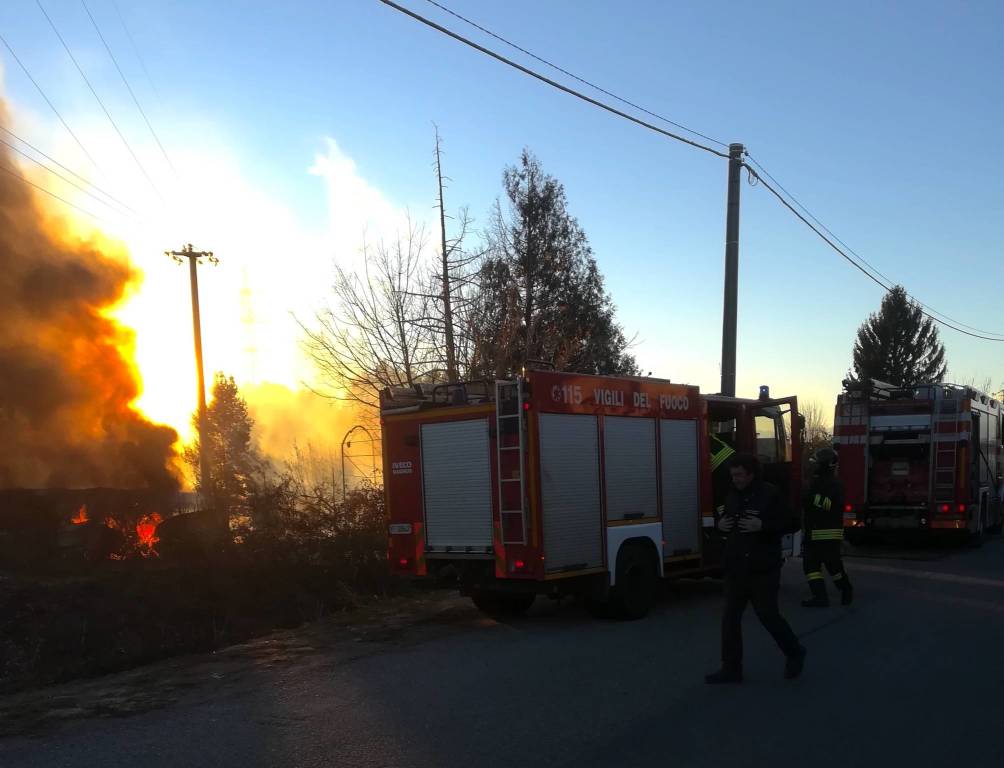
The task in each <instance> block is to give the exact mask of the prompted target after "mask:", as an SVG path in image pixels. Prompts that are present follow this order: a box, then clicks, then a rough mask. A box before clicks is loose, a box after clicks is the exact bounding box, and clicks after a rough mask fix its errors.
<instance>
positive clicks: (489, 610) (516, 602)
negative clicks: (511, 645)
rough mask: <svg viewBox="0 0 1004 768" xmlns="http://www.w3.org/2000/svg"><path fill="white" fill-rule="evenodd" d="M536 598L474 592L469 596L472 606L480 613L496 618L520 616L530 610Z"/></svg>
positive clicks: (530, 595) (529, 595) (532, 595)
mask: <svg viewBox="0 0 1004 768" xmlns="http://www.w3.org/2000/svg"><path fill="white" fill-rule="evenodd" d="M536 599H537V596H536V595H534V594H528V595H501V594H499V593H498V592H475V593H474V594H473V595H471V600H473V601H474V605H476V606H477V608H478V610H479V611H481V612H482V613H484V614H486V615H488V616H492V617H498V618H503V617H506V618H511V617H513V616H522V615H523V614H524V613H526V612H527V611H529V610H530V606H532V605H533V603H534V600H536Z"/></svg>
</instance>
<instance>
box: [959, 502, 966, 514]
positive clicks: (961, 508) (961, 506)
mask: <svg viewBox="0 0 1004 768" xmlns="http://www.w3.org/2000/svg"><path fill="white" fill-rule="evenodd" d="M959 514H960V515H964V514H966V505H965V504H959Z"/></svg>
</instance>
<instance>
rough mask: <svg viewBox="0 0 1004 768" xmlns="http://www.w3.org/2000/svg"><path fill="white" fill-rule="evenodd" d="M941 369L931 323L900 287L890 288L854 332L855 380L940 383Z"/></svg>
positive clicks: (942, 361) (941, 347)
mask: <svg viewBox="0 0 1004 768" xmlns="http://www.w3.org/2000/svg"><path fill="white" fill-rule="evenodd" d="M945 370H946V366H945V347H944V345H943V344H942V343H941V340H940V339H939V337H938V329H937V327H935V325H934V321H933V320H931V318H929V317H927V316H925V315H924V313H923V311H922V310H921V308H920V307H919V306H918V305H917V304H916V303H914V302H913V301H911V299H910V297H909V296H908V295H907V292H906V289H905V288H903V286H901V285H897V286H894V287H893V288H892V289H890V291H889V292H888V293H887V294H886V295H885V297H884V298H883V299H882V306H881V307H880V308H879V311H878V312H877V313H873V314H871V315H870V316H869V317H868V320H867V321H865V322H864V323H863V324H862V325H861V327H860V328H859V329H858V336H857V340H856V341H855V342H854V375H855V377H856V378H857V379H859V380H861V379H877V380H879V381H885V382H888V383H890V384H894V385H896V386H898V387H909V386H913V385H914V384H921V383H927V382H937V381H941V380H942V379H943V378H944V377H945Z"/></svg>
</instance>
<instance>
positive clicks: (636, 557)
mask: <svg viewBox="0 0 1004 768" xmlns="http://www.w3.org/2000/svg"><path fill="white" fill-rule="evenodd" d="M658 589H659V564H658V562H657V561H656V557H655V556H654V555H653V553H652V552H650V551H649V550H648V549H647V548H646V547H643V546H640V545H636V544H627V545H625V547H624V550H623V551H622V552H621V554H620V556H619V557H618V558H617V584H616V586H615V587H614V588H613V589H611V590H610V604H611V607H612V609H613V612H614V615H616V616H617V618H620V619H626V620H628V621H634V620H635V619H643V618H645V617H646V616H647V615H648V613H649V611H651V610H652V606H653V605H655V599H656V594H657V593H658Z"/></svg>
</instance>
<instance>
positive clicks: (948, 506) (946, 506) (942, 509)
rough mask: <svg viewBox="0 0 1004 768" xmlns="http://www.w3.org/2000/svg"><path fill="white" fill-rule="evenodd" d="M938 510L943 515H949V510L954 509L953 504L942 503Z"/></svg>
mask: <svg viewBox="0 0 1004 768" xmlns="http://www.w3.org/2000/svg"><path fill="white" fill-rule="evenodd" d="M938 511H939V512H940V513H941V514H943V515H947V514H948V513H949V512H951V511H952V505H951V504H942V505H941V506H940V507H938Z"/></svg>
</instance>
